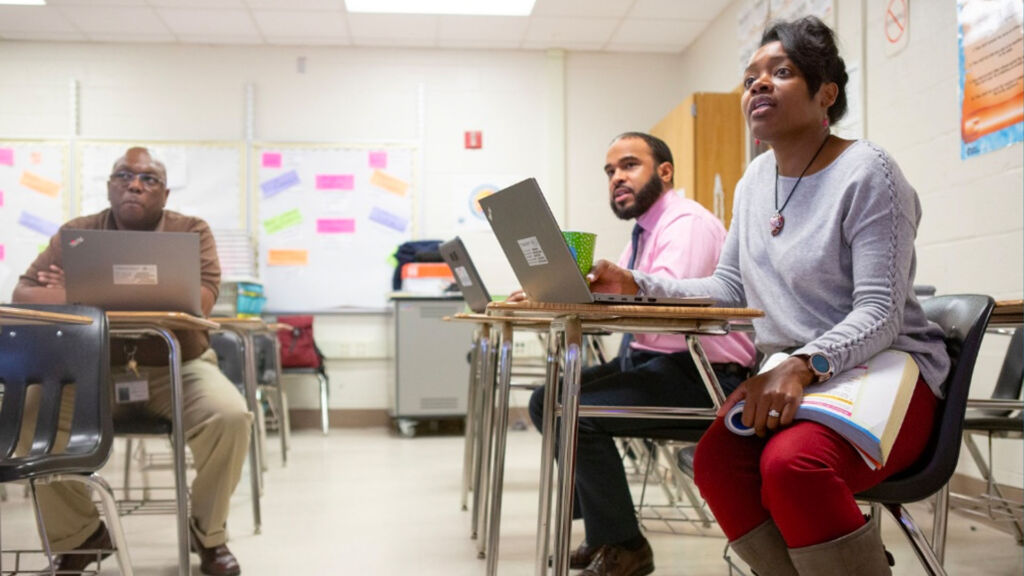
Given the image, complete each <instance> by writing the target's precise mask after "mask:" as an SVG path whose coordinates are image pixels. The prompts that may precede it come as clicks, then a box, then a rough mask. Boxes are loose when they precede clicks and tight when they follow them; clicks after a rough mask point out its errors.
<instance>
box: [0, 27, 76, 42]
mask: <svg viewBox="0 0 1024 576" xmlns="http://www.w3.org/2000/svg"><path fill="white" fill-rule="evenodd" d="M0 38H3V39H4V40H40V41H43V42H84V41H86V40H88V39H89V38H87V37H86V35H85V34H83V33H81V32H58V31H54V32H39V31H36V32H20V31H2V30H0Z"/></svg>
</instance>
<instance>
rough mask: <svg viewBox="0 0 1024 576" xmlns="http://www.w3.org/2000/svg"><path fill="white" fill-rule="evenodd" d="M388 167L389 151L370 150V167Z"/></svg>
mask: <svg viewBox="0 0 1024 576" xmlns="http://www.w3.org/2000/svg"><path fill="white" fill-rule="evenodd" d="M387 167H388V153H387V152H370V168H380V169H381V170H384V169H385V168H387Z"/></svg>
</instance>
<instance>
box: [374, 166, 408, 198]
mask: <svg viewBox="0 0 1024 576" xmlns="http://www.w3.org/2000/svg"><path fill="white" fill-rule="evenodd" d="M370 184H373V185H374V186H376V187H378V188H383V189H385V190H387V191H388V192H391V193H392V194H398V195H399V196H405V192H406V190H408V189H409V183H408V182H406V181H405V180H402V179H401V178H396V177H394V176H392V175H390V174H388V173H387V172H382V171H380V170H374V171H373V174H372V175H371V176H370Z"/></svg>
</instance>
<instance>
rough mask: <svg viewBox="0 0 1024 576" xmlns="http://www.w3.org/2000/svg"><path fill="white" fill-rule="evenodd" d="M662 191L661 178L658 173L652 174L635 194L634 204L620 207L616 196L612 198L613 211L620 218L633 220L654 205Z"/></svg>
mask: <svg viewBox="0 0 1024 576" xmlns="http://www.w3.org/2000/svg"><path fill="white" fill-rule="evenodd" d="M662 191H663V190H662V184H661V178H658V175H657V174H652V175H651V179H650V180H648V181H647V183H646V184H644V187H643V188H641V189H640V190H637V191H636V192H635V193H634V194H633V204H632V205H631V206H626V207H623V208H619V205H618V204H616V203H615V198H612V199H611V206H612V212H614V213H615V215H616V216H618V217H619V219H620V220H632V219H634V218H636V217H638V216H640V215H642V214H643V213H644V212H647V210H648V209H649V208H650V207H651V206H654V203H655V202H657V201H658V198H660V197H661V193H662Z"/></svg>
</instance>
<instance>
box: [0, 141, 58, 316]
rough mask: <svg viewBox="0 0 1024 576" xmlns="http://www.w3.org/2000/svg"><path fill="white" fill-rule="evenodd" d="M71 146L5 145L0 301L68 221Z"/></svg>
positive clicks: (0, 157) (0, 156)
mask: <svg viewBox="0 0 1024 576" xmlns="http://www.w3.org/2000/svg"><path fill="white" fill-rule="evenodd" d="M68 159H69V155H68V143H67V142H30V141H0V302H9V301H10V299H11V293H12V292H13V291H14V286H15V285H16V284H17V283H18V276H20V275H21V274H22V273H23V272H25V270H26V269H28V266H29V264H31V263H32V261H33V260H35V258H36V256H37V255H38V254H39V252H40V251H41V250H42V249H43V248H45V247H46V245H47V243H48V242H49V240H50V236H53V235H54V234H56V233H57V229H58V228H59V227H60V225H61V224H62V223H63V222H64V220H65V219H66V217H67V207H68V202H67V175H68V171H69V170H68Z"/></svg>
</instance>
